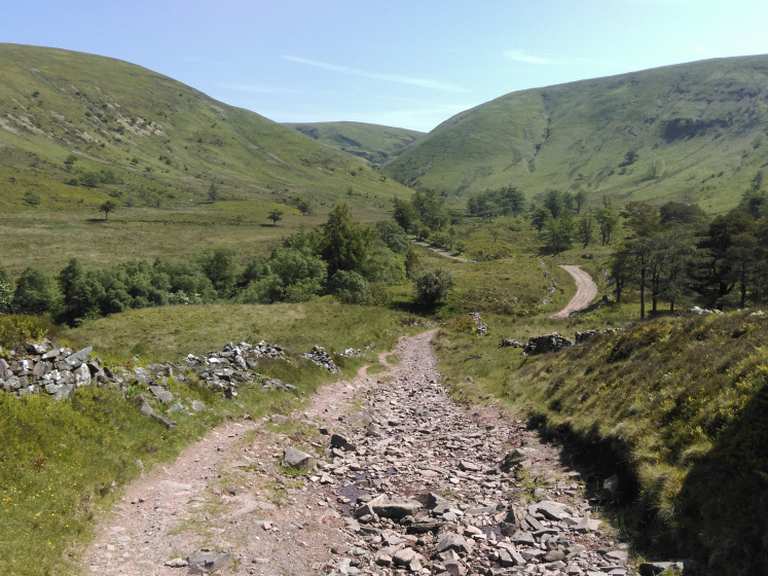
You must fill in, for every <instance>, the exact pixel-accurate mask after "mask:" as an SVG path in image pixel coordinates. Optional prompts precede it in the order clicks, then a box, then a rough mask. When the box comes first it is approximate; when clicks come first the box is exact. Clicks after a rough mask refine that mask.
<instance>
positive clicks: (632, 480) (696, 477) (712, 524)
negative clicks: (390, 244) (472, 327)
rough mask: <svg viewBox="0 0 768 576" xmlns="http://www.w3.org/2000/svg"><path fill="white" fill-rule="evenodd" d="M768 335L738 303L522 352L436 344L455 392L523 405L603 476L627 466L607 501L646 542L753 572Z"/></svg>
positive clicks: (766, 432)
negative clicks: (735, 308)
mask: <svg viewBox="0 0 768 576" xmlns="http://www.w3.org/2000/svg"><path fill="white" fill-rule="evenodd" d="M563 329H564V328H563V326H561V327H560V330H563ZM497 333H498V330H497ZM540 333H541V332H539V334H540ZM766 337H768V321H766V316H765V313H763V312H759V313H749V312H736V313H729V314H720V315H712V316H704V317H700V316H691V317H678V318H675V317H668V318H658V319H655V320H651V321H648V322H644V323H638V324H635V325H631V326H629V327H627V328H626V330H624V331H623V332H619V333H615V334H602V335H599V336H597V337H595V338H593V339H592V340H590V341H589V342H587V343H585V344H582V345H577V346H573V347H571V348H569V349H567V350H565V351H562V352H558V353H553V354H542V355H540V356H530V357H527V358H526V357H523V356H522V353H520V352H510V350H509V349H508V348H507V349H504V348H499V347H498V345H497V340H495V339H491V338H489V339H487V340H485V341H482V339H478V338H476V337H474V336H472V335H467V336H465V335H464V334H456V333H453V334H451V333H449V332H447V331H446V332H442V333H441V336H440V347H439V351H440V356H441V358H442V362H443V366H444V373H446V374H451V375H452V378H450V383H451V384H452V385H453V386H454V387H456V389H457V393H459V392H464V393H466V392H474V393H477V394H483V393H492V394H495V395H497V396H498V397H499V398H502V399H503V400H504V401H505V402H508V403H509V405H510V406H513V407H515V409H517V410H522V411H523V412H528V414H529V415H530V416H532V417H533V420H532V421H533V422H536V421H539V422H541V423H542V424H544V426H543V428H544V429H545V430H547V431H553V432H556V433H558V436H559V437H560V439H564V440H566V444H568V446H569V448H570V450H569V453H570V454H571V455H575V456H578V457H581V461H582V464H586V465H585V466H584V469H583V472H584V474H585V475H587V476H593V480H594V483H593V484H594V485H595V486H596V487H597V486H602V485H603V480H605V479H606V478H608V477H610V476H612V475H613V474H618V478H619V481H618V491H617V493H616V494H615V495H614V496H613V497H612V498H611V499H614V500H616V501H617V502H620V503H621V504H623V509H624V511H625V514H623V518H622V522H621V523H620V524H621V525H622V526H623V528H624V529H625V530H627V533H631V534H633V536H634V543H635V544H636V545H637V548H638V549H639V550H640V551H641V552H643V553H645V554H647V555H649V556H652V557H653V558H654V559H656V558H660V557H661V558H693V559H695V560H697V561H698V562H699V564H700V567H701V571H696V572H695V573H696V574H718V575H719V574H723V575H729V576H747V575H752V574H766V573H768V572H767V570H768V552H766V550H767V549H766V546H765V534H766V520H765V518H766V512H767V511H768V510H767V508H768V483H766V477H767V475H768V470H766V463H767V462H768V443H767V441H768V424H767V423H766V419H765V411H766V407H768V366H767V365H766V353H765V344H764V343H765V341H766ZM473 357H474V358H477V359H478V360H479V361H478V362H476V363H475V365H474V366H472V364H470V363H468V362H467V359H468V358H473ZM489 367H491V368H490V369H489ZM462 369H463V370H462ZM585 461H586V462H585ZM595 495H596V496H599V497H604V496H605V494H604V493H602V492H601V491H600V490H599V489H598V490H596V493H595Z"/></svg>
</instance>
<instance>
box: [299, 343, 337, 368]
mask: <svg viewBox="0 0 768 576" xmlns="http://www.w3.org/2000/svg"><path fill="white" fill-rule="evenodd" d="M303 356H304V358H306V359H307V360H309V361H310V362H312V363H313V364H316V365H317V366H320V367H321V368H325V369H326V370H328V372H331V373H332V374H337V373H338V372H339V367H338V366H336V363H335V362H334V361H333V358H331V355H330V354H328V352H326V351H325V348H323V347H322V346H313V347H312V350H311V351H309V352H307V353H306V354H303Z"/></svg>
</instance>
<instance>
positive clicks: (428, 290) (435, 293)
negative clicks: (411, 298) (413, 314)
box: [414, 270, 453, 306]
mask: <svg viewBox="0 0 768 576" xmlns="http://www.w3.org/2000/svg"><path fill="white" fill-rule="evenodd" d="M414 286H415V288H416V302H417V303H418V304H421V305H422V306H435V305H437V304H439V303H440V302H443V301H444V300H445V299H446V297H447V296H448V292H449V291H450V289H451V288H452V287H453V276H451V274H450V272H447V271H446V270H430V271H427V272H423V273H422V274H420V275H419V276H417V277H416V280H415V281H414Z"/></svg>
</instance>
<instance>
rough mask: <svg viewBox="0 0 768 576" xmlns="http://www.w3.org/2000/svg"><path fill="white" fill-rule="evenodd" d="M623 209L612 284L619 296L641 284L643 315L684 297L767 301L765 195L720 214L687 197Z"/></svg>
mask: <svg viewBox="0 0 768 576" xmlns="http://www.w3.org/2000/svg"><path fill="white" fill-rule="evenodd" d="M622 215H623V217H624V222H625V226H626V228H627V232H628V233H627V236H626V239H625V240H624V241H623V242H622V243H621V245H620V246H619V247H618V248H617V249H616V250H615V251H614V253H613V256H612V259H611V277H612V282H613V289H614V294H615V299H616V301H617V302H618V303H621V302H622V300H623V299H624V296H625V292H626V291H627V290H628V289H632V290H635V291H636V293H637V294H638V296H639V300H640V316H641V317H645V316H646V315H647V314H648V312H649V311H650V313H651V314H655V313H658V312H659V311H660V309H661V306H662V305H663V304H666V305H667V307H668V310H670V311H673V312H674V311H675V309H676V306H677V305H678V303H679V302H681V301H686V302H697V303H701V304H703V305H704V306H706V307H710V308H719V309H723V308H727V307H739V308H744V307H746V306H749V305H755V304H762V303H765V302H766V301H767V300H768V201H766V196H765V195H764V194H761V193H759V192H756V191H752V190H751V191H749V192H748V193H746V194H745V195H744V196H743V198H742V200H741V202H740V203H739V205H738V206H736V207H735V208H734V209H733V210H731V211H730V212H728V213H726V214H723V215H719V216H716V217H715V218H710V217H709V216H708V215H707V214H705V213H704V212H703V211H702V210H701V209H700V208H699V207H698V206H696V205H695V204H693V205H692V204H684V203H680V202H668V203H666V204H664V205H662V206H654V205H651V204H648V203H642V202H631V203H629V204H627V206H626V207H625V208H624V210H623V214H622Z"/></svg>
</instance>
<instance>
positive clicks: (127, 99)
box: [0, 44, 404, 210]
mask: <svg viewBox="0 0 768 576" xmlns="http://www.w3.org/2000/svg"><path fill="white" fill-rule="evenodd" d="M68 159H69V160H68ZM104 170H108V172H103V171H104ZM65 182H69V183H70V185H65V184H64V183H65ZM212 183H214V184H215V186H216V188H217V194H218V195H219V196H220V197H224V198H233V197H237V198H254V197H256V198H270V199H272V200H277V201H286V199H288V198H294V199H295V197H296V196H300V197H307V198H310V199H314V200H316V201H320V202H321V203H326V204H327V203H331V202H333V201H334V200H335V199H337V198H339V197H340V195H341V194H342V193H343V194H345V198H346V197H353V196H357V197H361V198H366V197H372V196H383V197H386V198H391V196H392V195H393V194H400V193H404V190H403V188H402V187H400V186H399V185H397V184H396V183H393V182H390V181H387V180H386V179H385V178H383V177H382V175H381V174H378V173H376V172H375V171H373V170H371V169H370V167H369V166H367V165H366V164H365V163H364V162H362V161H360V160H358V159H355V158H351V157H350V156H347V155H344V154H341V153H339V152H337V151H335V150H332V149H330V148H328V147H326V146H320V145H318V144H317V143H314V142H311V141H310V140H308V139H306V138H304V137H302V136H301V135H298V134H296V133H295V132H294V131H293V130H290V129H288V128H286V127H284V126H281V125H280V124H277V123H275V122H272V121H270V120H268V119H266V118H264V117H262V116H260V115H258V114H255V113H253V112H250V111H246V110H243V109H239V108H234V107H231V106H228V105H226V104H223V103H221V102H217V101H216V100H213V99H212V98H209V97H208V96H206V95H205V94H202V93H201V92H199V91H197V90H194V89H192V88H190V87H189V86H186V85H184V84H181V83H179V82H177V81H175V80H172V79H170V78H168V77H165V76H162V75H160V74H158V73H155V72H152V71H150V70H147V69H145V68H141V67H139V66H135V65H133V64H129V63H126V62H122V61H118V60H113V59H110V58H104V57H100V56H93V55H88V54H82V53H76V52H69V51H65V50H58V49H51V48H37V47H29V46H19V45H10V44H0V190H2V194H0V208H2V209H5V210H9V209H14V208H19V207H23V206H24V205H25V204H28V205H37V204H42V205H43V206H46V205H48V204H53V205H59V206H63V207H73V206H75V205H77V204H78V203H86V204H87V203H93V202H97V201H100V200H102V199H103V198H104V197H105V195H106V194H109V195H110V196H112V197H115V198H117V199H118V201H119V202H121V203H124V204H126V205H150V206H156V205H160V204H162V205H183V204H189V203H191V202H194V201H196V200H199V199H202V198H206V195H207V192H208V190H209V188H210V186H211V184H212ZM361 203H364V202H361Z"/></svg>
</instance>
